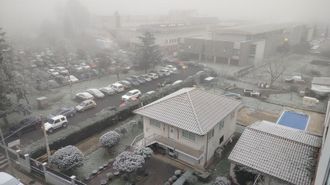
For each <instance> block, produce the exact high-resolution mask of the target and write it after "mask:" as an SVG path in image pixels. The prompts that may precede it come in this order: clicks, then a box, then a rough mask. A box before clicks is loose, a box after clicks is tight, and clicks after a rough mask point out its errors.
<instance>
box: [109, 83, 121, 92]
mask: <svg viewBox="0 0 330 185" xmlns="http://www.w3.org/2000/svg"><path fill="white" fill-rule="evenodd" d="M110 87H111V88H112V89H114V90H115V91H116V92H123V91H124V90H125V87H124V85H123V84H121V83H118V82H116V83H114V84H111V85H110Z"/></svg>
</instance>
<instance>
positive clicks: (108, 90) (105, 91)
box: [99, 87, 116, 95]
mask: <svg viewBox="0 0 330 185" xmlns="http://www.w3.org/2000/svg"><path fill="white" fill-rule="evenodd" d="M99 90H100V91H101V92H102V93H103V94H106V95H113V94H116V91H115V90H114V89H112V88H111V87H101V88H99Z"/></svg>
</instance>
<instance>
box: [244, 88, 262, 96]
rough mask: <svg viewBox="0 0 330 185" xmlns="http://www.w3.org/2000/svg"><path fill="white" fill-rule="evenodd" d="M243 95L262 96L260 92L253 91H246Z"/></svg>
mask: <svg viewBox="0 0 330 185" xmlns="http://www.w3.org/2000/svg"><path fill="white" fill-rule="evenodd" d="M243 94H244V95H245V96H260V92H258V91H254V90H252V89H244V90H243Z"/></svg>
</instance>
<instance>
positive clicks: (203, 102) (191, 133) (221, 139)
mask: <svg viewBox="0 0 330 185" xmlns="http://www.w3.org/2000/svg"><path fill="white" fill-rule="evenodd" d="M240 105H241V103H240V101H237V100H234V99H231V98H228V97H225V96H222V95H216V94H213V93H210V92H206V91H203V90H201V89H198V88H184V89H181V90H179V91H176V92H174V93H172V94H170V95H168V96H165V97H163V98H161V99H159V100H157V101H155V102H153V103H151V104H148V105H146V106H144V107H142V108H140V109H138V110H136V111H135V113H136V114H139V115H141V116H143V125H144V139H143V142H144V144H145V146H150V147H153V149H155V150H160V151H163V152H164V153H166V154H168V155H170V156H171V157H173V158H177V159H178V160H180V161H183V162H185V163H187V164H189V165H192V166H193V167H197V168H201V169H203V168H205V167H206V166H207V165H208V164H209V163H210V162H211V161H212V159H213V156H214V152H215V150H216V149H217V148H218V147H220V146H222V145H224V144H225V143H226V142H227V141H228V140H229V139H230V138H231V136H232V135H233V133H234V131H235V126H236V115H237V110H238V109H239V107H240Z"/></svg>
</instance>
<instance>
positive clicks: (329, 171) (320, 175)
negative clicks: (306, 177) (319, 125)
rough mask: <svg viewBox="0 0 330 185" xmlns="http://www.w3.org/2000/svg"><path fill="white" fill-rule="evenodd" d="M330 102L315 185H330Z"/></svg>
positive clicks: (329, 103)
mask: <svg viewBox="0 0 330 185" xmlns="http://www.w3.org/2000/svg"><path fill="white" fill-rule="evenodd" d="M329 126H330V101H329V102H328V108H327V112H326V115H325V121H324V131H323V139H322V149H321V151H320V153H321V156H320V159H319V163H318V167H317V171H316V178H315V184H316V185H328V184H329V183H330V134H329Z"/></svg>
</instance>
